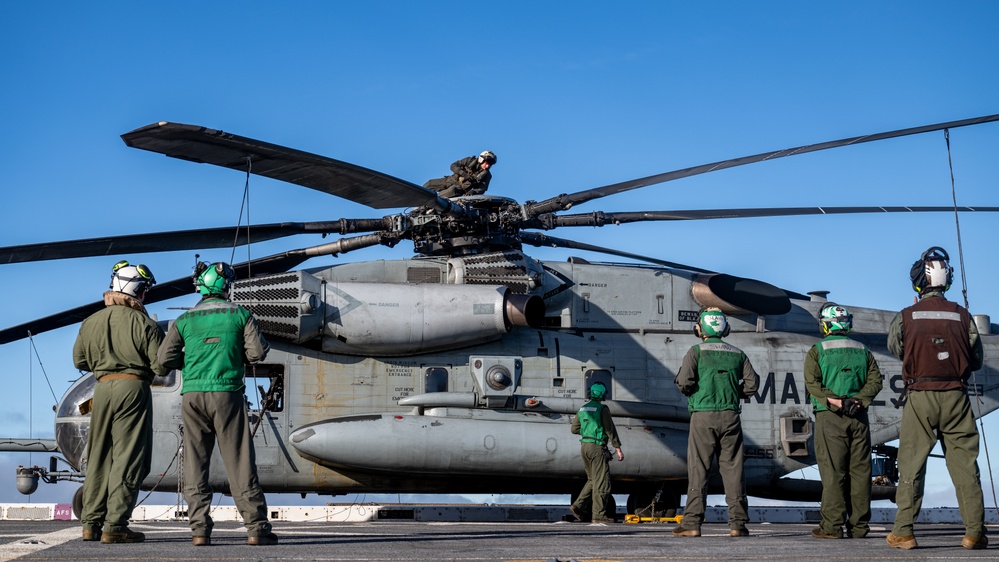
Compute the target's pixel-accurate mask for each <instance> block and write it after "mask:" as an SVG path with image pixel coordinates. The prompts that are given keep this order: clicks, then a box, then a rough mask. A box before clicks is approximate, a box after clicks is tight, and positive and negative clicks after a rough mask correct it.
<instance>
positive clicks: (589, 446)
mask: <svg viewBox="0 0 999 562" xmlns="http://www.w3.org/2000/svg"><path fill="white" fill-rule="evenodd" d="M570 431H572V433H573V434H576V435H579V436H580V437H581V439H580V440H579V454H580V456H582V458H583V469H584V470H585V471H586V484H584V485H583V489H582V490H581V491H580V492H579V496H577V497H576V501H574V502H573V504H572V507H573V508H574V509H575V510H576V511H585V510H584V509H583V506H585V505H586V503H587V502H591V503H592V507H593V511H592V513H593V519H595V520H597V519H613V518H614V514H608V513H607V505H608V503H609V499H610V495H611V481H610V451H608V450H607V443H608V442H610V445H611V447H613V448H615V449H617V448H618V447H620V446H621V440H620V438H619V437H618V435H617V427H616V426H615V425H614V419H613V418H612V417H611V415H610V411H609V410H608V409H607V406H606V405H605V404H601V403H600V402H599V401H597V400H590V401H589V402H587V403H586V404H585V405H584V406H583V407H582V408H580V410H579V413H578V414H577V415H576V418H575V419H573V420H572V427H571V428H570Z"/></svg>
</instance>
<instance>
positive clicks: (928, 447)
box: [888, 290, 986, 538]
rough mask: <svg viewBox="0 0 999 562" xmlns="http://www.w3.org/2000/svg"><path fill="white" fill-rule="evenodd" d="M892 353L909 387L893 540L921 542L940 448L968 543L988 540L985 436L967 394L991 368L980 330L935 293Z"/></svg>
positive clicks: (917, 307) (909, 316)
mask: <svg viewBox="0 0 999 562" xmlns="http://www.w3.org/2000/svg"><path fill="white" fill-rule="evenodd" d="M888 350H889V351H891V352H892V353H893V354H894V355H895V356H896V357H898V358H899V359H901V360H902V376H903V379H904V382H905V385H906V400H905V406H904V409H903V410H902V428H901V433H900V435H899V447H898V471H899V482H898V489H897V490H896V492H895V503H896V504H898V510H897V512H896V514H895V525H894V527H893V529H892V533H893V534H895V535H896V536H900V537H904V536H914V533H913V523H914V522H915V520H916V517H918V516H919V510H920V509H921V507H922V504H923V490H924V486H925V484H926V482H925V479H926V459H927V457H928V456H929V454H930V452H931V451H932V450H933V447H934V445H936V443H937V441H938V440H939V441H940V442H941V445H942V448H943V452H944V456H945V457H946V459H947V471H948V472H949V473H950V478H951V481H952V482H953V484H954V491H955V493H956V495H957V505H958V508H959V509H960V512H961V520H962V521H963V523H964V527H965V535H966V536H969V537H975V538H981V537H982V536H985V534H986V532H985V501H984V497H983V495H982V482H981V474H980V472H979V469H978V448H979V442H978V428H977V427H975V416H974V413H973V412H972V410H971V402H970V401H969V400H968V390H967V383H968V379H969V378H970V377H971V373H972V372H973V371H977V370H978V369H981V368H982V364H983V362H984V352H983V349H982V341H981V339H980V338H979V336H978V328H977V327H976V326H975V323H974V321H973V320H972V319H971V316H970V315H969V314H968V311H967V310H966V309H965V308H964V307H961V306H959V305H957V304H956V303H953V302H951V301H948V300H947V299H946V298H944V296H943V292H942V291H939V290H934V291H929V292H927V293H925V294H924V295H923V296H922V297H921V298H920V301H919V302H918V303H916V304H914V305H912V306H910V307H907V308H905V309H903V310H902V311H901V312H899V313H898V314H897V315H896V316H895V318H894V319H893V320H892V322H891V324H890V325H889V327H888ZM938 435H939V437H938Z"/></svg>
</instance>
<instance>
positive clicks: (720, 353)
mask: <svg viewBox="0 0 999 562" xmlns="http://www.w3.org/2000/svg"><path fill="white" fill-rule="evenodd" d="M674 382H675V383H676V385H677V386H678V387H679V388H680V392H682V393H683V394H684V395H686V396H687V409H688V410H689V411H690V430H689V432H690V433H689V435H688V437H687V482H688V485H687V503H686V505H685V506H684V510H683V520H682V522H681V524H680V526H681V527H682V528H684V529H697V530H699V529H700V528H701V524H702V523H703V522H704V507H705V506H704V503H705V500H706V498H707V492H708V477H709V472H710V470H711V462H712V459H714V458H717V459H718V470H719V473H720V475H721V479H722V484H723V486H724V488H725V502H726V503H727V504H728V525H729V528H730V529H732V530H738V531H741V530H743V529H745V528H746V523H748V522H749V501H748V499H747V498H746V481H745V476H744V474H743V462H744V459H743V448H742V444H743V443H742V420H741V419H740V417H739V414H740V413H741V412H742V408H741V406H740V403H741V401H742V398H746V397H749V396H752V395H753V394H754V393H755V392H756V389H757V388H758V387H759V384H760V377H759V375H757V374H756V371H755V370H753V366H752V364H751V363H750V362H749V358H748V357H746V354H745V353H743V352H742V350H740V349H739V348H737V347H735V346H734V345H731V344H728V343H725V342H723V341H722V339H721V338H718V337H710V338H707V339H706V340H705V341H703V342H702V343H699V344H697V345H694V346H693V347H691V348H690V349H689V350H688V351H687V354H686V355H685V356H684V358H683V363H682V364H681V365H680V370H679V371H677V374H676V378H675V379H674Z"/></svg>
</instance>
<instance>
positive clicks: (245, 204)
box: [229, 156, 253, 279]
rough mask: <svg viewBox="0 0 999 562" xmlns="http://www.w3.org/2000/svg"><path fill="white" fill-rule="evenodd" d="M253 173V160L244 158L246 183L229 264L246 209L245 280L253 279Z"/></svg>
mask: <svg viewBox="0 0 999 562" xmlns="http://www.w3.org/2000/svg"><path fill="white" fill-rule="evenodd" d="M252 171H253V159H252V158H250V157H249V156H247V157H246V182H245V183H244V184H243V199H242V201H241V203H240V206H239V218H238V219H237V220H236V235H235V237H234V238H233V241H232V253H231V254H230V256H229V263H230V264H232V263H233V262H234V261H235V259H236V246H238V245H239V225H241V224H243V210H244V209H246V278H247V279H250V278H251V277H253V275H252V272H251V271H250V173H251V172H252Z"/></svg>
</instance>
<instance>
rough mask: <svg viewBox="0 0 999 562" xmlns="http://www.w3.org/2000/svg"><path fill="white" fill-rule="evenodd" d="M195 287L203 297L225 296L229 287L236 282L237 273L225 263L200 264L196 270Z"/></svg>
mask: <svg viewBox="0 0 999 562" xmlns="http://www.w3.org/2000/svg"><path fill="white" fill-rule="evenodd" d="M194 274H195V281H194V285H195V287H197V289H198V292H199V293H201V294H202V295H205V296H208V295H214V296H225V295H226V294H228V293H229V285H231V284H232V282H233V281H235V280H236V272H235V271H233V269H232V267H231V266H230V265H229V264H227V263H225V262H218V263H214V264H204V263H201V262H198V265H197V267H196V268H195V272H194Z"/></svg>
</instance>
